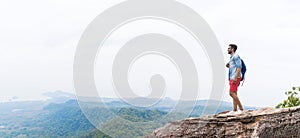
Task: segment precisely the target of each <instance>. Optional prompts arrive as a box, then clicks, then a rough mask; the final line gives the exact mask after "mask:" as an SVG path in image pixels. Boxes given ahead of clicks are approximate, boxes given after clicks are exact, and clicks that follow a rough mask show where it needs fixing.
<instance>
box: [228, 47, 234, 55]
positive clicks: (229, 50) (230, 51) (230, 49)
mask: <svg viewBox="0 0 300 138" xmlns="http://www.w3.org/2000/svg"><path fill="white" fill-rule="evenodd" d="M227 51H228V54H231V53H233V48H232V47H231V46H228V49H227Z"/></svg>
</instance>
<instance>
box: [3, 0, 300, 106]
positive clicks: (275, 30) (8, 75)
mask: <svg viewBox="0 0 300 138" xmlns="http://www.w3.org/2000/svg"><path fill="white" fill-rule="evenodd" d="M119 2H120V0H101V1H99V0H85V1H83V0H81V1H79V0H72V1H71V0H64V1H61V0H60V1H59V0H43V1H39V0H27V1H21V0H1V2H0V19H1V20H0V37H1V39H0V63H1V69H0V92H1V94H0V98H10V97H13V96H18V97H20V98H30V99H32V98H39V97H40V96H41V94H42V93H44V92H47V91H55V90H62V91H68V92H73V91H74V90H73V78H72V73H73V72H72V71H73V69H72V67H73V57H74V54H75V49H76V46H77V43H78V41H79V38H80V36H81V34H82V33H83V31H84V29H85V28H86V27H87V25H88V24H89V23H90V22H91V21H92V20H93V19H94V18H95V17H96V16H97V15H98V14H99V13H101V11H103V10H105V9H107V8H109V7H110V6H112V5H114V4H116V3H119ZM180 2H182V3H184V4H187V5H188V6H190V7H192V8H193V9H194V10H196V11H197V12H198V13H199V14H200V15H201V16H202V17H203V18H204V19H205V20H206V21H207V22H208V23H209V25H210V27H211V28H212V29H213V31H214V32H215V34H216V36H217V38H218V40H219V43H220V44H221V46H224V47H223V51H224V57H225V59H224V60H227V59H228V58H229V55H227V54H226V49H227V45H228V44H229V43H236V44H238V46H239V49H238V53H239V55H240V56H241V57H242V58H243V59H244V60H245V62H246V64H247V67H248V72H247V80H246V82H245V84H244V86H243V87H240V89H239V90H240V91H239V96H240V99H241V101H242V103H243V104H245V105H251V106H260V107H262V106H275V105H276V104H277V103H279V102H281V101H282V100H283V99H284V98H285V95H284V92H285V91H287V90H289V89H290V88H291V87H292V86H299V85H300V84H299V82H300V77H298V76H300V73H299V70H300V64H298V60H299V59H300V53H299V51H300V42H299V36H300V18H299V17H300V2H299V1H296V0H291V1H283V0H272V1H271V0H265V1H259V0H251V1H238V0H227V1H226V2H225V1H221V0H210V1H207V0H205V1H204V0H203V1H202V0H201V1H199V0H180ZM154 27H159V26H154ZM166 31H168V30H166ZM169 31H170V30H169ZM175 31H176V30H175ZM171 32H174V30H172V31H171ZM121 34H122V33H121ZM116 37H117V35H116ZM114 39H117V40H123V39H124V40H125V38H123V37H121V36H120V38H118V37H117V38H112V40H114ZM113 42H114V41H113ZM118 43H119V42H118ZM111 45H113V44H111ZM111 50H113V49H111ZM105 54H107V55H110V53H109V52H108V53H105ZM155 58H159V57H153V58H149V57H148V59H147V57H145V59H144V60H145V62H146V61H147V60H148V62H149V63H150V62H155V61H156V60H155ZM151 59H153V60H151ZM157 60H162V59H157ZM166 62H167V61H166ZM203 62H204V64H205V61H203ZM141 63H144V62H141ZM199 64H201V63H199ZM162 65H163V64H162ZM136 66H137V69H136V72H137V74H138V73H141V72H139V71H138V68H139V67H138V66H139V65H138V64H137V65H136ZM140 66H145V65H143V64H140ZM165 67H166V69H170V68H172V67H171V66H169V65H166V66H165ZM160 71H162V72H164V70H163V69H162V70H160ZM170 72H172V70H171V71H170ZM173 72H174V70H173ZM100 73H101V72H100ZM174 73H175V72H174ZM173 76H176V74H175V75H173ZM137 79H138V77H137ZM133 80H134V77H133ZM96 82H97V80H96ZM146 83H147V82H145V83H141V84H140V85H139V86H136V87H137V88H136V90H140V91H144V90H145V89H143V88H145V87H144V86H146V85H147V84H146ZM101 84H104V83H101V81H100V84H99V85H101ZM132 84H133V85H134V84H138V83H135V82H134V81H133V83H132ZM176 84H177V83H176V80H175V81H174V82H171V83H169V84H167V86H172V85H175V86H174V87H168V88H167V89H171V90H173V91H176V89H175V88H178V87H177V85H176ZM100 87H102V86H100ZM133 87H134V86H133ZM172 88H173V89H172ZM105 89H106V88H105ZM203 89H204V90H205V89H209V88H208V87H206V88H203ZM227 89H228V86H226V88H225V90H226V92H225V93H224V99H223V100H225V101H230V100H231V98H230V96H229V95H228V94H227ZM107 90H109V88H107ZM145 91H146V90H145ZM173 91H172V92H173ZM174 93H175V94H174V95H172V94H171V95H169V96H170V97H176V94H178V92H174ZM142 95H143V94H142ZM104 96H105V97H109V96H111V95H110V93H109V92H108V93H106V94H104ZM201 98H204V99H205V98H206V96H201Z"/></svg>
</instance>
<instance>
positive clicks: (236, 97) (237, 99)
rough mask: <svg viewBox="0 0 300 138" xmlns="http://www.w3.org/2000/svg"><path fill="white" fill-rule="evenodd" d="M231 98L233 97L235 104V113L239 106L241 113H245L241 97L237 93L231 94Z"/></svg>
mask: <svg viewBox="0 0 300 138" xmlns="http://www.w3.org/2000/svg"><path fill="white" fill-rule="evenodd" d="M230 96H231V97H232V99H233V103H234V107H233V111H236V110H237V106H239V109H240V110H241V111H243V110H244V108H243V106H242V104H241V101H240V99H239V97H238V96H237V92H230Z"/></svg>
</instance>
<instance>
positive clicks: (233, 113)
mask: <svg viewBox="0 0 300 138" xmlns="http://www.w3.org/2000/svg"><path fill="white" fill-rule="evenodd" d="M235 112H236V111H230V112H228V113H226V115H235V114H236V113H235Z"/></svg>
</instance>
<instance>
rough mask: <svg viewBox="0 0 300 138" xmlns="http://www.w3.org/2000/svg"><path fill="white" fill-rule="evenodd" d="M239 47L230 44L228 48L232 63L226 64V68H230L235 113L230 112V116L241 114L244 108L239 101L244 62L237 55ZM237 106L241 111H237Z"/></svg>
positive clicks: (231, 92) (230, 91)
mask: <svg viewBox="0 0 300 138" xmlns="http://www.w3.org/2000/svg"><path fill="white" fill-rule="evenodd" d="M236 50H237V45H235V44H230V45H229V47H228V50H227V51H228V54H230V55H231V56H230V61H229V63H227V64H226V67H227V68H229V85H230V89H229V94H230V96H231V97H232V99H233V111H230V112H229V113H228V114H240V113H242V111H243V110H244V109H243V106H242V104H241V102H240V100H239V97H238V95H237V91H238V86H239V85H240V81H241V79H242V73H241V69H242V61H241V58H240V57H239V55H238V54H236ZM237 106H238V107H239V109H240V110H239V111H237Z"/></svg>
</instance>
